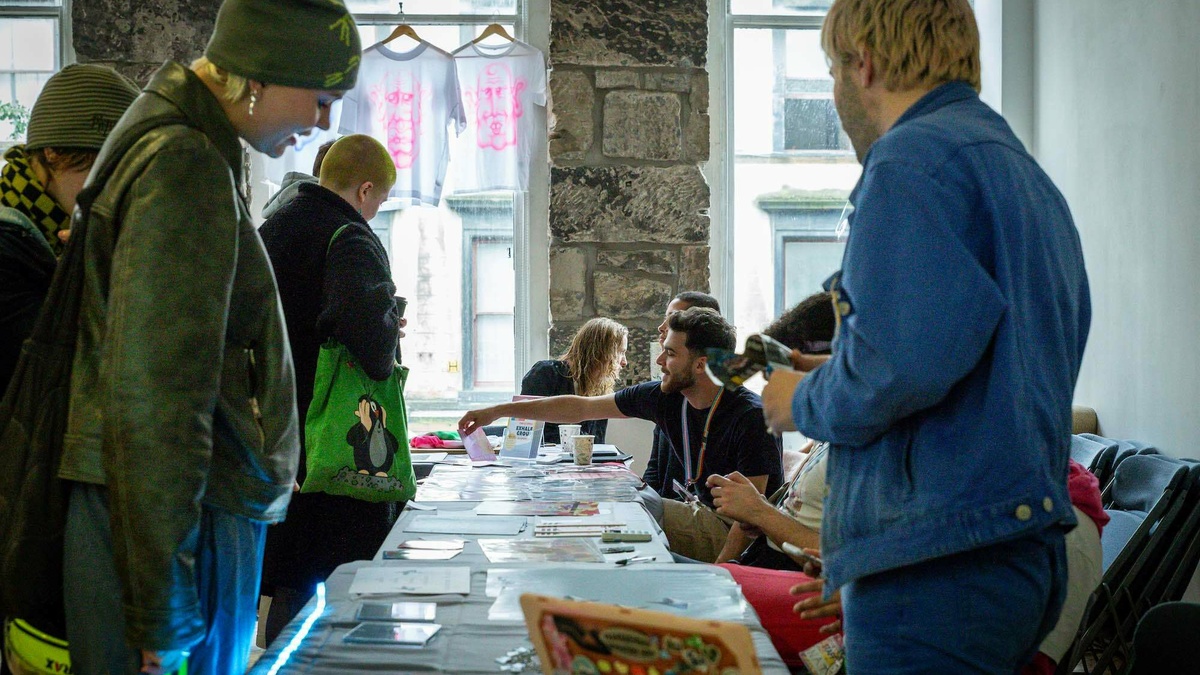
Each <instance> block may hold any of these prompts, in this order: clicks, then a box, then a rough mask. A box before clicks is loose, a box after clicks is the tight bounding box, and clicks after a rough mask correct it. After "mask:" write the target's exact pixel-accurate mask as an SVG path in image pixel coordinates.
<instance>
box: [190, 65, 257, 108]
mask: <svg viewBox="0 0 1200 675" xmlns="http://www.w3.org/2000/svg"><path fill="white" fill-rule="evenodd" d="M192 70H193V71H195V72H196V73H198V74H200V75H203V76H207V77H208V78H209V79H211V80H212V81H213V82H216V83H217V84H219V85H221V88H222V92H221V98H223V99H225V100H226V101H228V102H230V103H237V102H238V101H240V100H242V99H244V98H246V97H247V96H249V95H250V80H248V79H246V78H244V77H242V76H241V75H235V74H233V73H231V72H229V71H227V70H225V69H223V68H221V67H220V66H218V65H217V64H215V63H213V62H212V61H209V60H208V58H207V57H204V56H201V57H200V58H198V59H196V60H195V61H192Z"/></svg>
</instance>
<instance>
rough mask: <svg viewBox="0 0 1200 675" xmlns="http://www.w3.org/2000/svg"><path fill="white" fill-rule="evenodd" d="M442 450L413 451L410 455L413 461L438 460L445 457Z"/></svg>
mask: <svg viewBox="0 0 1200 675" xmlns="http://www.w3.org/2000/svg"><path fill="white" fill-rule="evenodd" d="M446 454H447V453H444V452H414V453H412V454H411V455H410V457H411V458H412V461H413V462H440V461H442V460H444V459H446Z"/></svg>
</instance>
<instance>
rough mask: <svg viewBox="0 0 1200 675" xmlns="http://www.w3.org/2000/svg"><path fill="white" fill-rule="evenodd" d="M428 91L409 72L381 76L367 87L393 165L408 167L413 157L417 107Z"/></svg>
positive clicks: (417, 131)
mask: <svg viewBox="0 0 1200 675" xmlns="http://www.w3.org/2000/svg"><path fill="white" fill-rule="evenodd" d="M429 93H430V92H429V91H427V90H426V89H424V88H423V87H422V86H421V82H420V81H418V80H416V79H415V78H413V76H412V74H410V73H395V74H392V75H390V76H384V77H382V78H380V80H379V82H377V83H375V84H374V85H373V86H372V87H371V94H370V96H371V111H372V112H373V113H374V116H375V123H376V124H377V125H379V126H380V127H383V128H384V129H385V130H386V131H387V149H388V154H390V155H391V156H392V161H393V162H394V163H395V164H396V168H397V169H408V168H411V167H412V165H413V163H414V162H415V161H416V159H417V153H418V151H419V150H420V144H419V143H418V138H419V137H420V135H421V108H422V104H423V103H424V101H425V100H426V99H427V98H428V97H429Z"/></svg>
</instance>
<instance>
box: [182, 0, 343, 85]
mask: <svg viewBox="0 0 1200 675" xmlns="http://www.w3.org/2000/svg"><path fill="white" fill-rule="evenodd" d="M204 55H205V56H206V57H208V60H209V61H211V62H212V63H213V64H214V65H216V66H217V67H219V68H221V69H223V70H227V71H229V72H231V73H233V74H235V75H241V76H242V77H245V78H249V79H251V80H258V81H260V82H262V83H264V84H277V85H282V86H285V87H299V88H301V89H352V88H353V87H354V82H355V80H356V79H357V77H358V62H359V59H360V58H361V55H362V43H361V42H360V40H359V37H358V27H357V26H356V25H355V24H354V19H353V18H352V17H351V16H350V11H349V10H347V9H346V6H345V5H344V4H342V3H341V2H340V0H225V2H223V3H221V9H220V11H219V12H218V13H217V25H216V27H215V28H214V29H213V34H212V38H210V39H209V41H208V48H207V49H205V50H204Z"/></svg>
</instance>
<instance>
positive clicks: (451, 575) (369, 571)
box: [350, 566, 471, 595]
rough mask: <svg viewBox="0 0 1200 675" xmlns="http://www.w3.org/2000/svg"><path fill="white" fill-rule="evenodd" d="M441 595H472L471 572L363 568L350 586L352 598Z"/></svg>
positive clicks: (457, 569) (461, 568) (461, 570)
mask: <svg viewBox="0 0 1200 675" xmlns="http://www.w3.org/2000/svg"><path fill="white" fill-rule="evenodd" d="M396 593H408V594H412V595H441V594H443V593H461V594H462V595H469V594H470V593H471V568H470V567H465V566H460V567H396V566H386V567H382V566H381V567H362V568H359V570H358V571H357V572H355V573H354V581H352V582H350V594H351V595H390V594H396Z"/></svg>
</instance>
